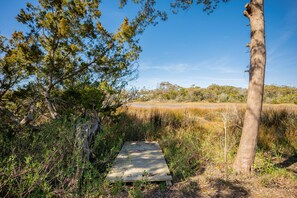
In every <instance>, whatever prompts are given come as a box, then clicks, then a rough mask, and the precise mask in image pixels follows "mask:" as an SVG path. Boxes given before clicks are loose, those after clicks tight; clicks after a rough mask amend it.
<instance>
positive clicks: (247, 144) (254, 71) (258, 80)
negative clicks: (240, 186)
mask: <svg viewBox="0 0 297 198" xmlns="http://www.w3.org/2000/svg"><path fill="white" fill-rule="evenodd" d="M245 8H246V10H245V11H244V15H245V16H246V17H248V18H249V20H250V27H251V43H250V44H247V46H248V47H250V69H249V74H250V78H249V87H248V96H247V108H246V113H245V118H244V124H243V130H242V135H241V139H240V144H239V148H238V152H237V155H236V158H235V162H234V164H233V168H234V169H235V171H236V172H237V173H243V174H250V173H251V172H252V167H253V164H254V159H255V155H256V147H257V140H258V131H259V126H260V119H261V111H262V101H263V92H264V78H265V65H266V45H265V22H264V0H251V1H250V3H248V4H246V6H245Z"/></svg>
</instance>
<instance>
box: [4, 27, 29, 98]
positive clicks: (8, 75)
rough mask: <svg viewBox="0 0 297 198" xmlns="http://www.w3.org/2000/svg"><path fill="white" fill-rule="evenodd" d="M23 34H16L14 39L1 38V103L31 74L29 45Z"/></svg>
mask: <svg viewBox="0 0 297 198" xmlns="http://www.w3.org/2000/svg"><path fill="white" fill-rule="evenodd" d="M25 40H26V39H25V37H24V35H23V34H22V32H14V33H13V35H12V38H10V39H6V38H5V37H3V36H0V55H1V57H0V102H1V101H2V99H3V97H4V95H5V94H6V93H7V92H8V91H9V90H10V89H12V88H13V87H14V86H15V85H17V84H18V83H19V82H21V81H22V80H24V79H26V78H27V77H28V75H29V74H30V61H28V60H26V58H27V57H28V56H29V54H28V51H29V49H28V45H27V44H26V42H25Z"/></svg>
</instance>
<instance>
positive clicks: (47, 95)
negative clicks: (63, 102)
mask: <svg viewBox="0 0 297 198" xmlns="http://www.w3.org/2000/svg"><path fill="white" fill-rule="evenodd" d="M43 95H44V98H45V103H46V106H47V109H48V110H49V113H50V115H51V117H52V118H53V119H56V118H57V117H58V113H57V111H56V109H55V107H54V104H53V103H52V102H51V100H50V91H44V92H43Z"/></svg>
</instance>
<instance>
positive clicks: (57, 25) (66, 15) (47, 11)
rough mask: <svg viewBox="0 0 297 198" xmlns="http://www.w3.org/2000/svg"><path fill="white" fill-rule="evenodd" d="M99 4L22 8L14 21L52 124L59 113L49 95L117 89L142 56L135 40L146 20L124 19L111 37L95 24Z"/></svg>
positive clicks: (56, 0)
mask: <svg viewBox="0 0 297 198" xmlns="http://www.w3.org/2000/svg"><path fill="white" fill-rule="evenodd" d="M99 3H100V1H99V0H92V1H91V0H84V1H79V0H70V1H69V0H39V5H37V6H34V5H32V4H30V3H28V4H27V7H26V9H22V10H21V11H20V13H19V15H18V16H17V20H18V21H19V22H21V23H23V24H25V25H26V26H27V28H28V30H29V31H28V33H27V35H26V37H27V39H28V41H29V43H28V45H29V47H30V48H31V49H34V52H35V53H34V54H36V56H34V57H32V59H31V60H30V61H32V65H33V67H34V78H33V80H34V81H35V82H36V84H37V85H38V87H39V92H40V93H41V94H42V95H43V98H44V101H45V103H46V106H47V109H48V111H49V113H50V115H51V117H52V118H57V116H58V112H57V108H56V106H55V101H54V98H53V97H52V93H53V90H57V89H59V90H61V89H67V87H71V86H72V87H73V86H76V85H77V84H81V83H87V84H94V85H97V86H99V84H100V83H107V84H108V85H109V86H113V87H116V89H119V88H120V87H122V86H123V85H124V84H125V83H126V82H127V81H128V80H130V78H129V76H130V77H131V75H132V74H133V71H134V69H133V68H134V67H133V66H135V64H136V60H137V59H138V56H139V53H140V51H141V49H140V47H139V45H138V43H137V41H138V40H137V39H136V35H137V34H138V33H141V32H142V31H143V27H144V26H145V21H147V18H146V15H145V14H143V13H142V12H140V13H139V14H138V15H137V16H136V17H135V18H134V19H133V20H132V21H129V20H128V19H127V18H125V19H124V21H123V23H122V24H121V26H120V27H119V28H118V29H117V31H116V32H115V33H110V32H108V31H107V30H106V29H105V28H104V27H103V26H102V24H101V22H100V16H101V11H100V10H99V8H98V7H99Z"/></svg>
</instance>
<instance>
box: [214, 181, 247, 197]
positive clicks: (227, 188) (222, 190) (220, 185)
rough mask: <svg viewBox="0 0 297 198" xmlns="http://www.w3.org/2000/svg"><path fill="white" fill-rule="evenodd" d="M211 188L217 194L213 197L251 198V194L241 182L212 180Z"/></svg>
mask: <svg viewBox="0 0 297 198" xmlns="http://www.w3.org/2000/svg"><path fill="white" fill-rule="evenodd" d="M210 182H211V188H213V189H214V190H215V191H216V192H215V194H214V195H213V196H211V197H214V198H215V197H249V195H250V192H249V190H248V189H246V188H245V187H243V186H241V182H239V181H233V182H231V181H228V180H224V179H220V178H216V179H211V180H210Z"/></svg>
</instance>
